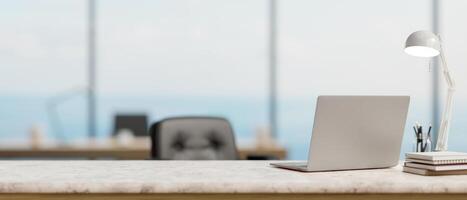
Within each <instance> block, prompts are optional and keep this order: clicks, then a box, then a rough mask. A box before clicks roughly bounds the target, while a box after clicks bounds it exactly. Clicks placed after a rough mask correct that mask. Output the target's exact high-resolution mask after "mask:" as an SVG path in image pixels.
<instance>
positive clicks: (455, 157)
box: [405, 151, 467, 165]
mask: <svg viewBox="0 0 467 200" xmlns="http://www.w3.org/2000/svg"><path fill="white" fill-rule="evenodd" d="M405 156H406V158H407V159H416V160H424V161H431V162H432V164H434V165H443V164H444V165H447V164H460V163H467V153H462V152H451V151H439V152H417V153H406V154H405ZM430 164H431V163H430Z"/></svg>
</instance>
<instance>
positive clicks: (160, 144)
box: [150, 117, 238, 160]
mask: <svg viewBox="0 0 467 200" xmlns="http://www.w3.org/2000/svg"><path fill="white" fill-rule="evenodd" d="M150 135H151V142H152V151H151V155H152V158H153V159H164V160H235V159H237V158H238V156H237V148H236V146H235V137H234V134H233V130H232V127H231V125H230V123H229V122H228V121H227V120H226V119H224V118H216V117H176V118H168V119H164V120H162V121H159V122H157V123H155V124H153V125H152V126H151V128H150Z"/></svg>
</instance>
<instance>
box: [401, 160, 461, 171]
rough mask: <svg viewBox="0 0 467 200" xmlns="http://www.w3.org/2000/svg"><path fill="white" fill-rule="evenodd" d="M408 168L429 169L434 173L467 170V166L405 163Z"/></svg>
mask: <svg viewBox="0 0 467 200" xmlns="http://www.w3.org/2000/svg"><path fill="white" fill-rule="evenodd" d="M405 166H406V167H412V168H418V169H428V170H432V171H452V170H467V165H425V164H419V163H409V162H406V163H405Z"/></svg>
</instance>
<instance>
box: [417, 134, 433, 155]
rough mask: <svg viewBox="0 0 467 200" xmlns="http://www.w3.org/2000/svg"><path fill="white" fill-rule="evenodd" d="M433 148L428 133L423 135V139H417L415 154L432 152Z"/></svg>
mask: <svg viewBox="0 0 467 200" xmlns="http://www.w3.org/2000/svg"><path fill="white" fill-rule="evenodd" d="M431 148H432V144H431V137H430V135H429V134H427V133H422V134H421V137H417V138H415V140H414V142H413V151H414V152H430V151H431Z"/></svg>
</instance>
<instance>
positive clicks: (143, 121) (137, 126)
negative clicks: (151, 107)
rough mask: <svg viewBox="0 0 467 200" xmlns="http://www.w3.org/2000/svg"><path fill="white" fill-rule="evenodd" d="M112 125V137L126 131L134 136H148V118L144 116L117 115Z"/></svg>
mask: <svg viewBox="0 0 467 200" xmlns="http://www.w3.org/2000/svg"><path fill="white" fill-rule="evenodd" d="M114 123H115V124H114V132H113V135H117V134H118V132H119V131H121V130H123V129H126V130H129V131H131V132H132V133H133V135H134V136H138V137H139V136H148V132H147V129H148V117H147V116H146V115H144V114H132V115H129V114H117V115H115V122H114Z"/></svg>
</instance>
